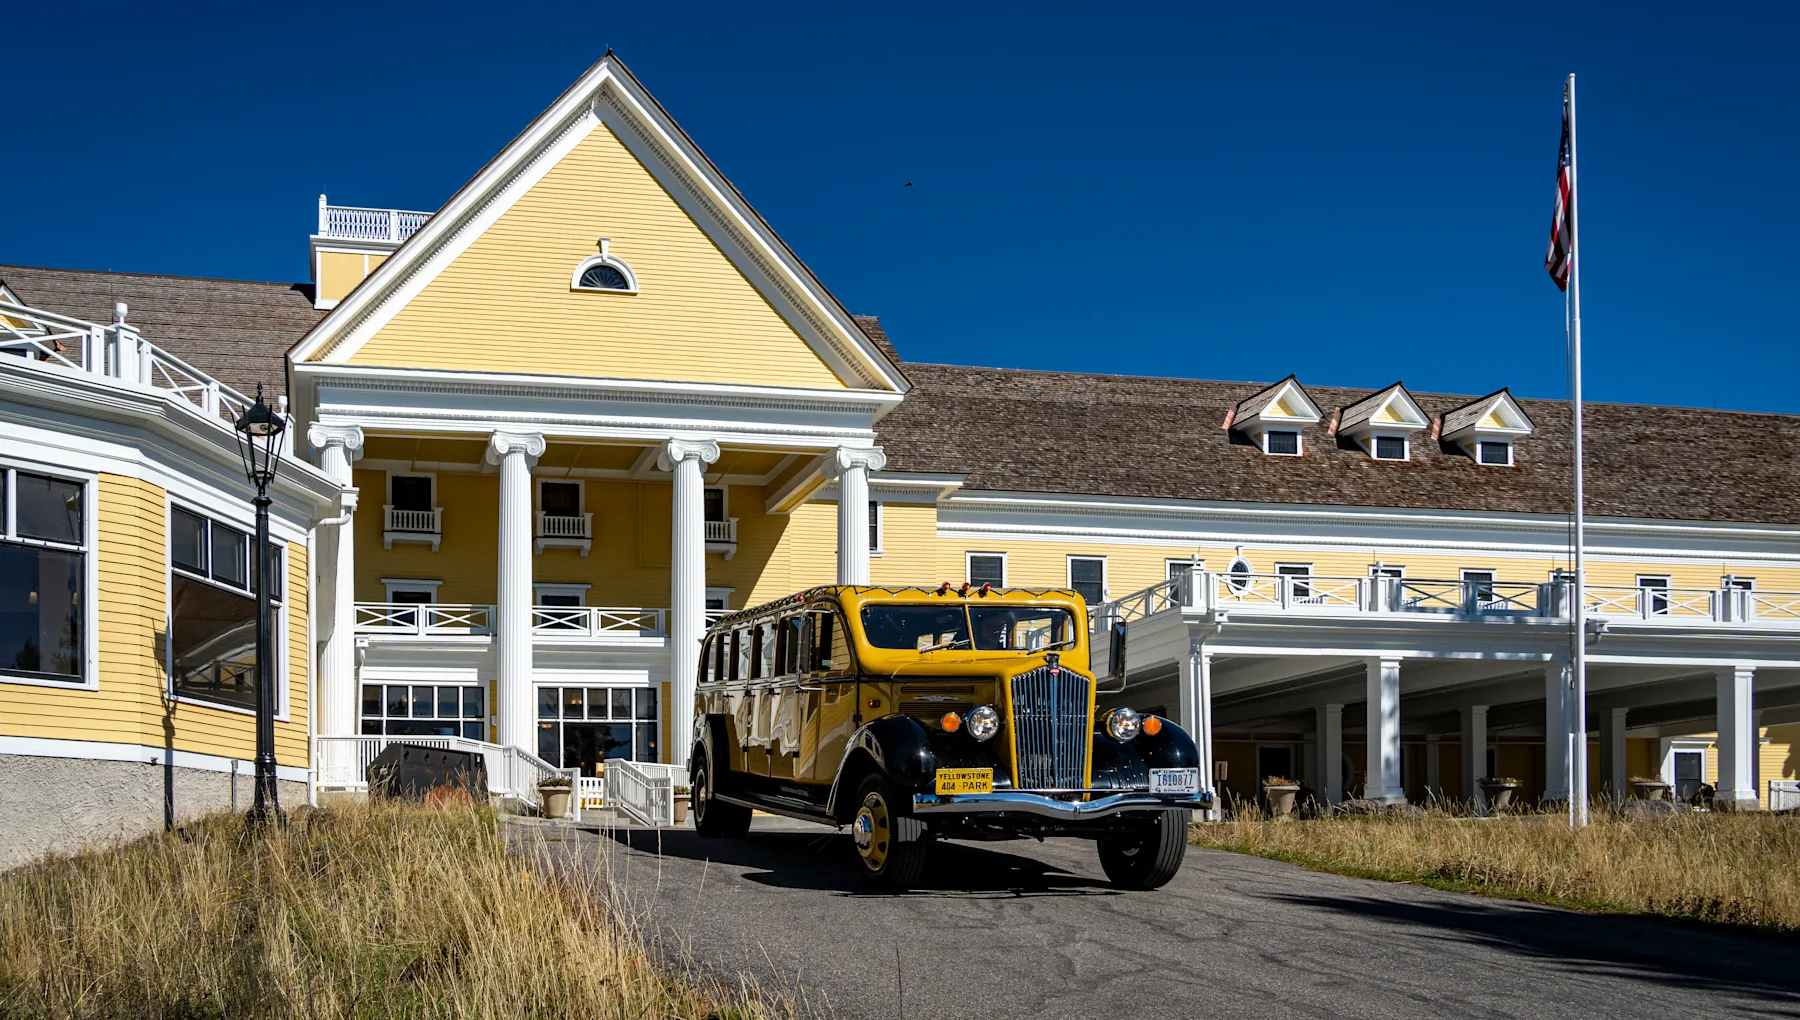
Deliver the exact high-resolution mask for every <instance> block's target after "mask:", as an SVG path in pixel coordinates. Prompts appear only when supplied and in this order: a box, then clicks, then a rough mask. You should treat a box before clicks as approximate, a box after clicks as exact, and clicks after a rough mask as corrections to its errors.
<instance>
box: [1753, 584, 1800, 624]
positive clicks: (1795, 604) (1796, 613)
mask: <svg viewBox="0 0 1800 1020" xmlns="http://www.w3.org/2000/svg"><path fill="white" fill-rule="evenodd" d="M1738 591H1740V592H1741V593H1740V594H1739V597H1740V598H1741V599H1742V600H1743V602H1744V603H1745V604H1746V606H1747V608H1748V611H1749V615H1751V616H1754V617H1756V618H1758V619H1762V620H1800V594H1795V593H1790V592H1762V591H1741V590H1738Z"/></svg>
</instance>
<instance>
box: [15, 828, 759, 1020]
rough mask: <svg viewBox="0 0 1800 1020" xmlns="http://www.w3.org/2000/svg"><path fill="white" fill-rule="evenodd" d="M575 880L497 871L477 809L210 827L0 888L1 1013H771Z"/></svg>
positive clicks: (500, 844) (80, 858) (496, 856)
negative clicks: (714, 981) (667, 958)
mask: <svg viewBox="0 0 1800 1020" xmlns="http://www.w3.org/2000/svg"><path fill="white" fill-rule="evenodd" d="M586 870H587V869H556V868H553V867H552V866H551V865H550V864H549V862H548V859H547V858H546V857H545V856H544V854H543V853H541V852H538V851H533V850H532V849H530V848H529V847H526V848H524V849H523V850H519V849H515V851H514V852H510V853H509V852H508V850H507V847H506V845H505V842H504V839H503V835H502V834H501V832H500V831H499V825H498V822H497V820H496V818H495V817H494V815H493V814H492V813H491V812H489V811H487V810H485V809H481V810H476V809H456V808H450V809H420V808H408V807H402V806H395V805H379V804H353V805H345V806H343V807H334V808H332V809H330V810H328V811H309V810H302V811H300V812H296V813H295V815H294V816H293V818H292V820H291V821H290V823H289V825H288V826H287V827H286V828H285V829H276V830H266V829H247V828H246V827H245V826H244V825H243V823H242V821H241V820H240V819H238V818H235V817H231V816H212V817H208V818H206V819H203V820H201V821H200V822H198V823H196V824H194V825H192V826H189V827H188V828H186V829H184V830H182V831H181V832H179V833H176V834H162V835H157V836H153V837H148V838H145V839H141V840H138V841H136V842H133V843H128V844H124V845H120V846H117V847H113V848H110V849H105V850H98V851H93V852H87V853H81V854H77V855H74V856H52V857H48V858H45V859H43V860H41V861H39V862H36V863H34V864H32V865H29V866H27V867H25V868H23V869H20V870H18V871H15V872H12V873H10V874H8V875H6V876H4V877H0V1015H3V1016H6V1017H21V1018H25V1017H29V1018H45V1020H64V1018H68V1020H76V1018H89V1017H107V1018H115V1017H116V1018H146V1020H148V1018H163V1020H170V1018H179V1020H211V1018H220V1020H223V1018H227V1017H229V1018H233V1020H235V1018H240V1017H241V1018H271V1020H274V1018H279V1020H287V1018H295V1020H298V1018H308V1020H312V1018H318V1020H336V1018H346V1020H348V1018H365V1017H366V1018H376V1017H382V1018H386V1017H434V1018H450V1017H455V1018H459V1020H461V1018H490V1017H491V1018H528V1017H530V1018H535V1017H544V1018H550V1017H556V1018H562V1017H583V1018H589V1017H600V1018H613V1017H620V1018H623V1017H658V1018H662V1017H696V1018H700V1017H743V1018H757V1017H764V1016H767V1015H768V1013H769V1010H768V1008H767V1007H766V1006H765V1005H764V1004H763V1003H762V1002H761V1001H760V1000H759V999H757V998H756V997H755V993H754V991H753V990H752V991H744V992H738V991H733V990H730V989H726V988H723V987H711V988H702V987H699V986H697V985H695V984H692V983H688V982H686V981H683V980H679V979H677V978H675V977H674V976H672V975H670V974H669V973H667V972H666V971H664V970H662V969H660V968H659V967H657V966H656V965H655V964H654V963H652V962H651V958H650V956H649V955H648V954H647V952H646V950H645V945H644V942H643V940H642V937H641V935H640V934H639V933H638V932H636V931H635V930H634V929H632V928H630V927H629V926H627V925H626V924H625V923H623V922H622V921H621V920H620V919H619V918H617V917H616V916H614V915H613V914H611V913H610V912H609V911H608V909H607V905H606V903H607V901H606V896H605V889H604V888H603V887H602V886H600V885H598V884H597V882H596V881H595V880H591V879H586V878H583V876H582V872H584V871H586Z"/></svg>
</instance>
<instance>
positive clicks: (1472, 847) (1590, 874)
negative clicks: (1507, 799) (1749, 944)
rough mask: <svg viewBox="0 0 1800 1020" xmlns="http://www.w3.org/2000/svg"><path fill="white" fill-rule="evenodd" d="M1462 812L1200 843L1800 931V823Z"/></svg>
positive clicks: (1561, 901) (1246, 830) (1319, 866)
mask: <svg viewBox="0 0 1800 1020" xmlns="http://www.w3.org/2000/svg"><path fill="white" fill-rule="evenodd" d="M1592 817H1593V823H1592V824H1591V825H1589V826H1588V827H1587V828H1585V829H1577V830H1571V829H1569V828H1568V826H1567V825H1566V824H1564V823H1563V821H1562V816H1561V815H1517V816H1504V817H1497V818H1464V817H1458V816H1455V815H1452V814H1450V813H1448V812H1444V811H1438V810H1430V811H1426V812H1425V813H1424V814H1423V815H1420V816H1415V817H1407V816H1405V815H1402V814H1387V815H1373V816H1365V817H1347V818H1330V819H1319V820H1313V821H1297V820H1290V821H1273V820H1270V819H1268V818H1267V817H1262V816H1259V815H1257V814H1255V813H1254V812H1243V813H1240V815H1239V816H1238V817H1236V818H1234V819H1233V820H1231V821H1227V822H1222V823H1218V824H1211V825H1196V826H1194V827H1193V830H1192V835H1191V841H1192V842H1193V843H1195V844H1198V845H1200V846H1208V847H1214V848H1217V849H1221V850H1231V851H1236V852H1239V853H1250V854H1257V855H1259V856H1263V857H1270V858H1274V859H1276V860H1283V861H1289V862H1292V863H1295V864H1299V865H1301V866H1303V867H1307V868H1311V869H1314V870H1319V871H1331V872H1336V873H1338V874H1345V875H1352V876H1355V877H1358V878H1371V879H1377V880H1382V881H1397V882H1416V883H1419V884H1421V885H1429V886H1433V887H1436V888H1440V889H1451V890H1456V891H1462V892H1475V893H1481V894H1484V895H1492V896H1503V897H1508V898H1512V899H1523V900H1530V901H1533V902H1539V903H1549V904H1555V905H1559V906H1569V907H1575V908H1578V909H1585V910H1597V911H1612V912H1622V913H1649V914H1660V915H1663V916H1666V917H1673V918H1680V919H1683V920H1692V921H1702V922H1708V923H1715V924H1725V925H1734V926H1743V927H1749V928H1756V929H1759V930H1762V931H1770V932H1777V933H1782V934H1796V933H1800V869H1796V868H1795V866H1794V862H1795V861H1800V818H1793V817H1779V816H1770V815H1764V814H1752V813H1744V814H1726V813H1701V812H1687V813H1683V814H1679V815H1674V816H1670V817H1663V818H1633V817H1627V816H1624V815H1620V814H1616V813H1613V812H1611V811H1595V812H1594V813H1593V816H1592Z"/></svg>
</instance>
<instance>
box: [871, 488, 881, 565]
mask: <svg viewBox="0 0 1800 1020" xmlns="http://www.w3.org/2000/svg"><path fill="white" fill-rule="evenodd" d="M869 551H870V552H872V553H878V552H880V551H881V504H880V503H877V502H875V501H874V500H870V501H869Z"/></svg>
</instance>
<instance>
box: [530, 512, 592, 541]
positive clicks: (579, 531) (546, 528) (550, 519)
mask: <svg viewBox="0 0 1800 1020" xmlns="http://www.w3.org/2000/svg"><path fill="white" fill-rule="evenodd" d="M537 533H538V537H539V538H593V537H594V515H593V514H578V515H576V516H574V517H562V516H558V515H555V514H547V513H544V512H542V511H539V512H538V515H537Z"/></svg>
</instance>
